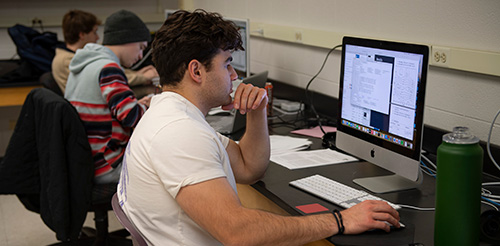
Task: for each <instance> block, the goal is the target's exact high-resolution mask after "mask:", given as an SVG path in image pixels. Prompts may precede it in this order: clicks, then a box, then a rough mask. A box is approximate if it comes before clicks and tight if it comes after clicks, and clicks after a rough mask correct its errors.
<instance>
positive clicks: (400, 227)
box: [368, 221, 406, 232]
mask: <svg viewBox="0 0 500 246" xmlns="http://www.w3.org/2000/svg"><path fill="white" fill-rule="evenodd" d="M384 223H386V224H387V225H389V227H390V228H391V231H395V230H401V229H404V228H405V227H406V226H405V224H403V223H401V221H400V222H399V228H397V227H395V226H393V225H392V224H391V223H389V222H387V221H384ZM368 231H369V232H372V231H384V230H382V229H371V230H368Z"/></svg>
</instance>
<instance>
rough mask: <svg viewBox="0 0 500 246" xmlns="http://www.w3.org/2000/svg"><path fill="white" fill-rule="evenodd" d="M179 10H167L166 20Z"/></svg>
mask: <svg viewBox="0 0 500 246" xmlns="http://www.w3.org/2000/svg"><path fill="white" fill-rule="evenodd" d="M177 10H178V9H165V19H168V17H170V16H171V15H172V14H173V13H175V11H177Z"/></svg>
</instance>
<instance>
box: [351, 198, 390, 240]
mask: <svg viewBox="0 0 500 246" xmlns="http://www.w3.org/2000/svg"><path fill="white" fill-rule="evenodd" d="M341 214H342V219H343V221H344V227H345V232H344V233H345V234H358V233H362V232H365V231H368V230H371V229H382V230H384V231H386V232H389V231H390V226H389V225H387V224H386V223H385V222H384V221H387V222H389V223H390V224H392V225H393V226H395V227H396V228H399V227H400V225H399V213H398V212H397V211H396V210H395V209H393V208H392V207H391V206H390V205H389V204H387V203H386V202H383V201H374V200H368V201H363V202H361V203H359V204H357V205H355V206H353V207H351V208H349V209H346V210H344V211H342V212H341Z"/></svg>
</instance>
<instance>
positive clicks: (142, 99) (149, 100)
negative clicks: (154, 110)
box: [137, 95, 152, 108]
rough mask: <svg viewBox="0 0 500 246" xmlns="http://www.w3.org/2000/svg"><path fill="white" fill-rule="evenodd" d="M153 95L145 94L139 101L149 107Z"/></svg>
mask: <svg viewBox="0 0 500 246" xmlns="http://www.w3.org/2000/svg"><path fill="white" fill-rule="evenodd" d="M151 97H152V96H149V95H148V96H145V97H143V98H141V99H140V100H138V101H137V103H139V104H142V105H146V106H147V107H148V108H149V104H150V103H151Z"/></svg>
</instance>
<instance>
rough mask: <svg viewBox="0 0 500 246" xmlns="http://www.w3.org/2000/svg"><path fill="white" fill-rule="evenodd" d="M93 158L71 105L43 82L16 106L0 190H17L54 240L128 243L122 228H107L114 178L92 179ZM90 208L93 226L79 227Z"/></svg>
mask: <svg viewBox="0 0 500 246" xmlns="http://www.w3.org/2000/svg"><path fill="white" fill-rule="evenodd" d="M93 173H94V161H93V158H92V153H91V149H90V145H89V143H88V139H87V134H86V131H85V128H84V126H83V123H82V122H81V121H80V117H79V115H78V113H77V112H76V110H75V108H74V107H73V106H72V105H71V104H70V103H69V102H68V101H66V100H65V99H64V98H63V97H60V96H56V94H55V93H54V92H52V91H50V90H49V89H46V88H36V89H33V90H32V91H31V92H30V93H29V94H28V96H27V98H26V100H25V102H24V105H23V107H22V109H21V114H20V116H19V119H18V122H17V124H16V127H15V129H14V133H13V135H12V137H11V140H10V142H9V145H8V147H7V150H6V153H5V156H4V158H3V159H2V162H1V163H0V194H16V195H17V196H18V198H19V200H21V202H22V203H23V205H24V206H25V207H26V208H27V209H28V210H30V211H33V212H37V213H39V214H40V216H41V218H42V220H43V222H44V223H45V224H46V225H47V226H48V227H49V228H50V229H51V230H53V231H54V232H56V237H57V239H58V240H60V241H62V242H60V243H56V244H53V245H132V242H131V240H128V239H126V238H125V237H126V236H128V235H129V234H128V233H127V232H126V230H124V229H123V230H121V231H119V232H116V233H108V217H107V216H108V211H110V210H112V207H111V198H112V196H113V194H114V193H115V192H116V184H105V185H94V184H93V177H94V174H93ZM89 211H93V212H94V213H95V217H94V220H95V224H96V229H95V230H88V229H86V228H85V230H82V226H83V223H84V221H85V218H86V216H87V213H88V212H89Z"/></svg>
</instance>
